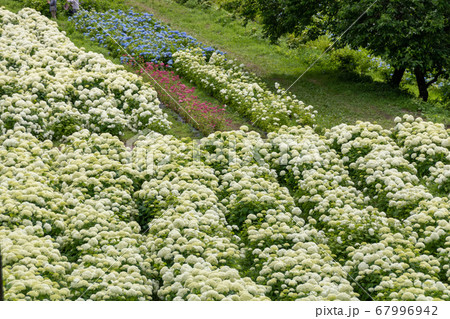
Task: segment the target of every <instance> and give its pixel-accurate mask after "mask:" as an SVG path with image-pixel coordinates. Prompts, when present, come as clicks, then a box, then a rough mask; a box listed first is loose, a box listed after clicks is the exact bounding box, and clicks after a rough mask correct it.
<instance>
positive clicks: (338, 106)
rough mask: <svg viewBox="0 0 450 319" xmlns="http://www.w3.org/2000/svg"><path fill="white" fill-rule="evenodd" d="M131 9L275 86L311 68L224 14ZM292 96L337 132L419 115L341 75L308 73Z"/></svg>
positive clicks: (168, 5)
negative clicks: (224, 54) (222, 53)
mask: <svg viewBox="0 0 450 319" xmlns="http://www.w3.org/2000/svg"><path fill="white" fill-rule="evenodd" d="M126 2H127V4H128V5H129V6H133V7H135V8H138V9H139V10H142V11H148V12H152V13H154V14H155V16H156V18H158V19H160V20H162V21H164V22H166V23H168V24H169V25H171V26H172V27H173V28H175V29H179V30H183V31H186V32H188V33H189V34H191V35H193V36H194V37H196V38H198V39H199V40H200V41H202V42H204V43H208V44H211V45H214V46H216V47H218V48H219V49H221V50H223V51H226V52H228V53H229V56H231V57H232V58H235V59H238V60H239V61H240V62H242V63H244V64H246V65H247V66H248V67H249V68H250V69H251V70H252V71H254V72H256V73H257V74H258V75H259V76H261V77H262V78H263V79H264V80H265V81H266V82H267V83H268V84H269V85H271V86H272V87H273V84H274V82H275V81H277V82H280V83H281V84H282V85H283V86H284V87H286V88H287V87H289V86H290V85H291V84H292V83H293V82H294V81H295V80H296V79H297V78H298V76H300V74H302V73H303V72H304V71H305V70H306V68H307V67H308V65H307V64H306V63H305V62H304V59H302V58H301V57H293V56H292V52H288V50H287V49H285V48H282V47H280V46H277V45H271V44H270V43H269V42H268V41H267V40H265V39H262V38H261V37H260V36H258V34H259V33H260V32H259V28H258V26H255V25H252V24H249V25H248V26H246V27H244V26H242V24H241V22H239V21H237V20H234V19H233V18H232V17H231V16H230V14H229V13H226V12H224V11H222V10H214V9H210V10H201V9H198V8H194V9H191V8H187V7H186V6H182V5H179V4H177V3H175V2H173V1H168V0H128V1H126ZM291 91H292V92H293V93H294V94H296V95H297V97H298V98H299V99H300V100H303V101H304V102H305V103H307V104H312V105H313V106H314V107H315V108H316V109H317V110H318V111H319V114H318V123H319V124H320V125H321V126H324V127H331V126H334V125H337V124H340V123H342V122H345V123H354V122H355V121H356V120H365V121H372V122H377V123H380V124H382V125H383V126H385V127H391V126H392V125H393V119H394V117H395V116H400V115H402V114H403V113H405V112H410V113H413V114H414V113H415V112H417V109H418V106H417V102H416V99H415V98H414V97H413V96H411V95H409V94H408V93H405V92H402V91H400V90H395V89H392V88H390V87H389V86H388V85H386V84H384V83H380V82H367V81H365V82H364V81H350V80H348V79H347V80H345V79H343V77H342V75H341V74H339V73H338V72H330V71H328V72H323V71H322V70H321V69H320V67H318V68H313V69H311V70H310V71H308V72H307V73H306V74H305V75H304V76H303V77H302V78H301V79H300V80H299V81H298V82H297V83H296V84H295V85H294V86H293V87H292V88H291Z"/></svg>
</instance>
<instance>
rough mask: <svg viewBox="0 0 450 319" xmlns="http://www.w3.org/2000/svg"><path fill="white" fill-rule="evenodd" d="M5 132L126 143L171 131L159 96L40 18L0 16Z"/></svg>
mask: <svg viewBox="0 0 450 319" xmlns="http://www.w3.org/2000/svg"><path fill="white" fill-rule="evenodd" d="M0 10H1V11H0V17H1V19H0V28H1V29H2V32H1V38H0V52H1V53H0V61H1V63H0V96H2V99H1V101H0V113H1V116H0V132H1V133H2V134H4V133H5V132H6V130H8V129H13V128H15V127H18V126H21V127H24V128H25V129H26V130H27V132H30V133H33V135H35V136H38V137H39V138H40V139H53V140H59V139H61V138H62V137H64V136H68V135H70V134H72V133H73V132H76V131H79V130H80V129H82V128H87V129H89V130H90V131H93V132H109V133H111V134H114V135H117V136H121V135H123V133H124V132H125V131H134V132H137V131H139V130H142V129H146V128H148V129H152V130H156V131H160V132H164V131H166V130H167V129H168V128H169V127H170V123H169V122H168V121H167V119H166V116H165V114H164V113H163V112H162V111H161V109H160V108H159V101H158V99H157V97H156V92H155V91H154V90H153V89H152V88H150V87H149V86H148V85H147V84H145V83H143V82H142V80H140V78H139V77H138V76H137V75H134V74H132V73H129V72H127V71H125V70H124V69H123V67H121V66H117V65H115V64H113V63H112V62H110V61H109V60H107V59H105V58H104V57H103V56H102V55H99V54H95V53H92V52H85V51H84V50H80V49H78V48H77V47H75V45H74V44H73V43H72V42H70V40H69V39H68V38H67V37H66V36H65V35H64V34H63V33H61V32H60V31H59V30H58V28H57V25H56V24H55V23H54V22H51V21H50V20H48V19H47V18H45V17H43V16H41V15H40V14H38V13H37V12H36V11H34V10H31V9H24V10H22V11H20V13H19V14H17V15H16V14H12V13H10V12H9V11H6V10H3V9H0Z"/></svg>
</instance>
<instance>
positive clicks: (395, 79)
mask: <svg viewBox="0 0 450 319" xmlns="http://www.w3.org/2000/svg"><path fill="white" fill-rule="evenodd" d="M403 74H405V68H400V69H395V70H394V74H393V75H392V78H391V85H392V86H393V87H394V88H398V87H399V86H400V82H401V81H402V79H403Z"/></svg>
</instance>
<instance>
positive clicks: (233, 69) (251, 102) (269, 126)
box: [173, 49, 316, 131]
mask: <svg viewBox="0 0 450 319" xmlns="http://www.w3.org/2000/svg"><path fill="white" fill-rule="evenodd" d="M173 57H174V59H175V63H174V67H175V68H176V70H177V72H179V73H180V74H182V75H183V76H185V77H186V78H188V79H190V80H191V81H193V82H195V83H196V84H197V85H199V86H201V87H203V88H204V89H205V90H207V91H209V92H211V93H212V94H213V95H214V96H216V97H217V98H218V99H220V100H221V101H222V102H223V103H226V104H227V105H230V106H231V107H232V108H233V109H235V110H236V111H238V112H239V113H240V114H241V115H243V116H246V117H248V118H249V119H250V120H251V121H254V122H256V125H258V126H259V127H261V128H262V129H264V130H267V131H274V130H277V129H278V128H280V127H281V126H282V125H292V124H294V125H296V124H300V125H312V124H313V123H314V117H315V114H316V111H314V110H313V108H312V106H305V105H304V103H303V102H301V101H299V100H297V99H296V97H295V96H294V95H292V94H290V93H288V92H287V91H286V90H284V89H282V88H280V87H279V85H276V86H277V87H278V88H277V89H276V92H272V91H271V90H269V89H268V88H267V87H266V85H265V84H263V81H262V80H261V79H259V78H257V77H256V76H254V75H252V74H250V73H248V72H247V71H245V70H244V69H243V68H242V67H241V66H239V65H237V64H236V63H235V62H234V61H233V60H229V59H226V58H225V56H224V55H222V54H218V53H213V54H212V56H211V58H210V59H209V61H206V57H205V56H204V55H203V54H202V51H201V49H189V50H184V51H178V52H175V53H174V54H173Z"/></svg>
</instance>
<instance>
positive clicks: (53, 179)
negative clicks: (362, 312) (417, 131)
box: [0, 121, 450, 300]
mask: <svg viewBox="0 0 450 319" xmlns="http://www.w3.org/2000/svg"><path fill="white" fill-rule="evenodd" d="M413 122H414V121H413ZM414 123H415V122H414ZM420 123H421V122H420ZM423 125H424V126H426V127H428V126H431V124H430V125H428V124H423ZM66 141H67V142H66V143H65V144H61V145H59V146H58V147H54V146H53V144H52V142H50V141H39V139H37V138H36V137H34V136H33V135H31V134H30V133H27V132H26V129H25V128H24V127H17V128H16V130H6V131H5V133H4V134H2V135H0V173H1V174H0V221H1V226H0V241H1V243H2V253H3V254H4V258H5V270H4V271H5V286H6V298H7V299H8V300H84V299H90V300H152V299H154V298H156V299H161V300H268V299H271V300H356V299H357V298H358V299H362V300H367V299H370V298H374V299H377V300H450V290H449V285H450V269H449V265H450V260H449V256H450V223H449V218H450V202H449V198H448V196H447V195H448V194H443V193H442V190H439V189H435V188H433V187H432V186H433V185H435V184H436V182H435V181H434V179H438V178H440V177H439V176H440V175H439V174H442V175H443V176H447V175H448V167H447V166H446V165H447V164H445V162H444V161H443V160H442V159H439V160H437V161H436V162H435V163H434V162H433V163H434V164H433V165H431V166H429V171H428V173H426V174H424V175H421V174H420V169H421V166H420V165H417V163H415V162H414V161H413V160H412V159H410V157H408V155H407V154H408V152H407V151H406V148H405V147H404V146H400V145H399V144H398V143H397V142H396V141H397V140H396V137H395V135H394V134H393V133H392V132H391V131H389V130H384V129H382V128H381V127H380V126H377V125H372V124H370V123H357V124H356V125H340V126H338V127H335V128H333V129H330V130H328V131H327V132H326V133H325V136H320V135H318V134H317V133H315V132H314V130H313V129H312V128H309V127H286V126H283V127H282V128H281V129H280V130H279V131H278V132H271V133H269V134H268V136H267V139H263V138H262V137H261V136H260V135H259V134H258V133H255V132H248V129H247V128H246V127H242V128H241V129H240V130H238V131H232V132H216V133H214V134H211V135H210V136H208V137H206V138H203V139H201V140H199V141H191V140H189V139H187V140H182V141H180V140H177V139H176V138H174V137H172V136H164V135H161V134H159V133H156V132H151V133H149V134H148V135H147V136H141V137H140V138H139V139H138V140H137V141H136V142H135V144H134V146H133V149H132V150H130V149H128V148H127V147H125V145H124V144H123V143H122V142H121V141H120V140H119V139H118V138H117V137H115V136H113V135H111V134H100V135H98V134H96V133H92V132H90V131H89V130H80V131H79V132H77V133H75V134H72V135H71V136H69V137H67V138H66ZM440 163H442V164H440ZM437 170H440V171H439V172H440V173H439V174H437V173H436V174H434V172H435V171H437ZM433 174H434V175H433ZM446 174H447V175H446ZM433 178H434V179H433ZM427 187H428V188H427ZM439 196H440V197H439ZM5 247H6V248H5Z"/></svg>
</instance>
